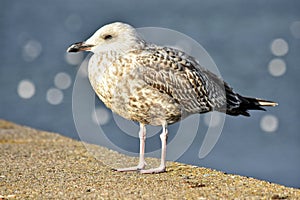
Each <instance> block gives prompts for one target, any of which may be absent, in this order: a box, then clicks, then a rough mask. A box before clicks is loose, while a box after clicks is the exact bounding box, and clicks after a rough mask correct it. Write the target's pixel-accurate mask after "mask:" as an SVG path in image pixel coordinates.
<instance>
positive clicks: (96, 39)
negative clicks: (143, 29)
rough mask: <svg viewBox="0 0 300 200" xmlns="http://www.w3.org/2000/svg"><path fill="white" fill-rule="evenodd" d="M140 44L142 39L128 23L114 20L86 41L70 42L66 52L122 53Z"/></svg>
mask: <svg viewBox="0 0 300 200" xmlns="http://www.w3.org/2000/svg"><path fill="white" fill-rule="evenodd" d="M141 44H143V41H142V40H141V39H140V38H139V36H138V34H137V32H136V30H135V28H133V27H132V26H130V25H129V24H125V23H121V22H115V23H111V24H107V25H105V26H103V27H101V28H100V29H98V30H97V31H96V32H95V33H94V34H93V35H92V36H91V37H90V38H88V39H87V40H86V41H84V42H77V43H74V44H72V45H71V46H70V47H69V48H68V49H67V52H79V51H91V52H93V53H105V52H109V51H115V52H118V53H122V52H127V51H128V50H132V49H135V48H138V47H139V46H140V45H141Z"/></svg>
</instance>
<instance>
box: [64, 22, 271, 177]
mask: <svg viewBox="0 0 300 200" xmlns="http://www.w3.org/2000/svg"><path fill="white" fill-rule="evenodd" d="M67 51H68V52H78V51H91V52H93V53H94V55H93V56H92V57H91V59H90V61H89V65H88V75H89V80H90V83H91V85H92V87H93V89H94V91H95V92H96V94H97V95H98V97H99V98H100V99H101V100H102V101H103V103H104V104H105V105H106V106H107V107H108V108H110V109H111V110H112V111H113V112H115V113H117V114H119V115H120V116H122V117H124V118H126V119H129V120H134V121H137V122H139V124H140V131H139V138H140V157H139V163H138V165H137V166H135V167H129V168H122V169H117V171H135V170H140V172H141V173H160V172H164V171H165V169H166V145H167V136H168V130H167V125H168V124H172V123H175V122H178V121H180V120H181V119H183V118H185V117H187V116H189V115H191V114H195V113H206V112H209V111H219V112H224V113H226V114H228V115H233V116H237V115H244V116H250V114H249V113H248V110H265V109H264V108H262V107H261V106H276V105H277V103H275V102H272V101H267V100H262V99H257V98H249V97H244V96H241V95H239V94H238V93H236V92H234V91H233V89H232V88H231V87H230V86H229V85H228V84H227V83H226V82H224V81H223V80H222V79H220V78H219V77H218V76H216V75H215V74H213V73H212V72H210V71H208V70H207V69H205V68H203V67H202V66H200V64H199V62H198V61H197V60H196V59H195V58H193V57H191V56H189V55H188V54H186V53H185V52H183V51H180V50H177V49H174V48H170V47H162V46H158V45H155V44H149V43H147V42H145V41H144V40H143V39H141V38H140V37H139V35H138V34H137V32H136V30H135V29H134V28H133V27H132V26H130V25H128V24H124V23H120V22H115V23H112V24H108V25H105V26H103V27H101V28H100V29H99V30H98V31H96V32H95V33H94V34H93V35H92V36H91V37H90V38H89V39H88V40H86V41H85V42H79V43H75V44H73V45H71V46H70V47H69V48H68V50H67ZM148 124H150V125H154V126H162V133H161V134H160V139H161V146H162V150H161V164H160V166H159V167H157V168H153V169H147V170H145V169H144V168H145V165H146V163H145V159H144V152H145V140H146V127H145V125H148Z"/></svg>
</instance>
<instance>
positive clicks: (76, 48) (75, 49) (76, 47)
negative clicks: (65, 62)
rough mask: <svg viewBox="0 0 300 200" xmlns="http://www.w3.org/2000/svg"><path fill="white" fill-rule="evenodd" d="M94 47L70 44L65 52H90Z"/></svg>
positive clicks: (83, 44) (80, 43)
mask: <svg viewBox="0 0 300 200" xmlns="http://www.w3.org/2000/svg"><path fill="white" fill-rule="evenodd" d="M93 46H94V45H92V44H85V43H84V42H77V43H74V44H72V45H71V46H70V47H69V48H68V49H67V52H79V51H90V50H91V48H92V47H93Z"/></svg>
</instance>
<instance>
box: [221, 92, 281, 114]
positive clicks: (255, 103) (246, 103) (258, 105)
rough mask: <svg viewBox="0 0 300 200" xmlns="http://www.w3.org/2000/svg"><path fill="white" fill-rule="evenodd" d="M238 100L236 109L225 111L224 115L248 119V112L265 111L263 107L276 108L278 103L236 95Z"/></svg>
mask: <svg viewBox="0 0 300 200" xmlns="http://www.w3.org/2000/svg"><path fill="white" fill-rule="evenodd" d="M237 97H238V99H239V100H240V104H239V106H238V107H235V108H232V109H227V111H226V113H227V114H229V115H234V116H237V115H244V116H247V117H249V116H250V114H249V112H248V110H266V109H264V108H263V107H265V106H277V105H278V103H276V102H273V101H268V100H264V99H258V98H251V97H244V96H242V95H239V94H237Z"/></svg>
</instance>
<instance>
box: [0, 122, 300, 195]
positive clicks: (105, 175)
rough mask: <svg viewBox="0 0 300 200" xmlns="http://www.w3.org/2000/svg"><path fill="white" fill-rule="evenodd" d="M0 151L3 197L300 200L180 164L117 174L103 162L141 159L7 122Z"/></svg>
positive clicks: (0, 128) (0, 129) (285, 191)
mask: <svg viewBox="0 0 300 200" xmlns="http://www.w3.org/2000/svg"><path fill="white" fill-rule="evenodd" d="M0 150H1V154H0V158H1V162H0V199H120V198H121V199H137V198H138V199H300V190H299V189H295V188H288V187H285V186H282V185H278V184H273V183H269V182H266V181H261V180H257V179H254V178H247V177H243V176H239V175H234V174H224V173H223V172H220V171H216V170H212V169H207V168H202V167H195V166H190V165H185V164H181V163H176V162H168V163H167V166H168V169H167V172H166V173H162V174H150V175H149V174H148V175H144V174H139V173H136V172H127V173H120V172H115V171H113V170H111V168H110V167H109V166H107V165H105V164H103V163H107V162H108V161H109V160H113V161H115V160H119V161H120V163H123V164H124V163H127V164H131V163H134V162H136V161H137V159H136V158H130V157H127V156H124V155H120V154H118V153H116V152H113V151H111V150H108V149H106V148H103V147H99V146H95V145H90V144H84V143H82V142H79V141H75V140H72V139H69V138H66V137H63V136H61V135H59V134H55V133H48V132H45V131H39V130H35V129H32V128H28V127H24V126H20V125H16V124H13V123H10V122H7V121H4V120H0ZM91 152H93V153H91ZM96 157H97V159H96ZM149 160H150V161H148V162H150V163H152V164H153V163H157V162H158V160H157V159H149Z"/></svg>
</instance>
